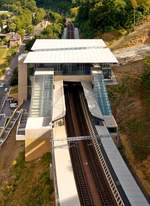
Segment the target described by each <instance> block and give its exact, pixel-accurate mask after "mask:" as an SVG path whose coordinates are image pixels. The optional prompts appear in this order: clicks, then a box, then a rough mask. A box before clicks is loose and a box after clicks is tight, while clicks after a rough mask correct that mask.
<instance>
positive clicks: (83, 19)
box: [73, 0, 150, 37]
mask: <svg viewBox="0 0 150 206" xmlns="http://www.w3.org/2000/svg"><path fill="white" fill-rule="evenodd" d="M73 2H74V7H77V8H78V13H77V16H76V23H77V24H78V26H79V27H80V30H81V31H82V32H83V33H84V34H85V36H86V37H92V36H94V35H96V33H97V32H98V31H101V32H106V31H112V30H114V29H118V28H125V29H129V28H132V27H133V26H134V24H135V23H137V22H139V20H140V19H142V18H143V17H144V16H145V15H146V14H148V13H149V9H150V0H105V1H103V0H73ZM85 31H86V32H85Z"/></svg>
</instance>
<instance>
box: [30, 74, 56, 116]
mask: <svg viewBox="0 0 150 206" xmlns="http://www.w3.org/2000/svg"><path fill="white" fill-rule="evenodd" d="M52 97H53V75H35V76H34V78H33V83H32V99H31V107H30V117H50V118H52Z"/></svg>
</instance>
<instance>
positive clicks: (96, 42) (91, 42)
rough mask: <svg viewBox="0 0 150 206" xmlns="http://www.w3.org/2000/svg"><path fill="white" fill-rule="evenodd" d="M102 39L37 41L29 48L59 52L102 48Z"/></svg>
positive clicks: (103, 45)
mask: <svg viewBox="0 0 150 206" xmlns="http://www.w3.org/2000/svg"><path fill="white" fill-rule="evenodd" d="M104 47H106V44H105V42H104V41H103V40H102V39H37V40H36V41H35V43H34V45H33V47H32V48H31V50H32V51H43V50H58V49H59V50H60V49H80V48H83V49H89V48H104Z"/></svg>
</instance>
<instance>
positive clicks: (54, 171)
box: [16, 27, 149, 206]
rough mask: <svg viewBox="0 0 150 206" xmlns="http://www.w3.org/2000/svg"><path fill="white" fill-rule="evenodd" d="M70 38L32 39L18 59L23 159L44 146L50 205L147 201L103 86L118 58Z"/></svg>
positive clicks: (97, 42) (72, 32)
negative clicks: (24, 110)
mask: <svg viewBox="0 0 150 206" xmlns="http://www.w3.org/2000/svg"><path fill="white" fill-rule="evenodd" d="M69 37H71V38H72V39H68V38H69ZM78 37H79V35H78V30H77V29H74V28H72V27H71V28H69V27H68V28H65V30H64V35H63V39H55V40H54V39H53V40H52V39H47V40H46V39H45V40H42V39H39V40H36V41H35V43H34V45H33V47H32V51H31V52H29V53H28V54H27V55H22V56H20V57H19V67H18V70H19V71H18V73H19V74H18V75H19V76H18V77H19V84H18V93H19V96H18V98H19V104H22V102H24V101H27V99H28V96H31V102H30V111H29V114H28V117H27V122H26V124H25V125H24V129H23V128H21V127H19V126H18V132H17V135H16V139H17V140H24V141H25V159H26V161H30V160H33V159H36V158H39V157H41V156H42V154H44V153H46V152H48V151H50V150H51V151H52V156H53V158H52V165H51V167H50V173H51V176H52V177H53V180H54V187H55V200H56V205H60V206H78V205H84V206H92V205H93V206H94V205H96V206H100V205H105V206H108V205H109V206H110V205H122V206H123V205H124V206H125V205H134V206H147V205H149V204H148V202H147V200H146V198H145V196H144V194H143V192H142V191H141V189H140V187H139V185H138V184H137V182H136V181H135V179H134V177H133V176H132V174H131V172H130V170H129V169H128V167H127V166H126V164H125V162H124V160H123V159H122V157H121V155H120V153H119V151H118V149H117V144H118V126H117V123H116V121H115V119H114V117H113V114H112V111H111V106H110V102H109V99H108V94H107V89H106V85H110V84H116V83H117V81H116V79H115V76H114V74H113V72H112V69H111V66H112V65H113V64H117V63H118V61H117V59H116V58H115V56H114V55H113V53H112V52H111V50H110V49H109V48H107V46H106V44H105V43H104V41H103V40H101V39H94V40H91V39H89V40H88V39H86V40H85V39H75V38H78ZM30 68H32V70H33V72H32V76H30V78H28V76H29V73H30ZM29 81H30V82H31V94H29V93H30V92H29V89H28V84H29ZM20 123H21V120H20Z"/></svg>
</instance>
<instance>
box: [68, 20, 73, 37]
mask: <svg viewBox="0 0 150 206" xmlns="http://www.w3.org/2000/svg"><path fill="white" fill-rule="evenodd" d="M74 38H75V35H74V25H73V24H72V23H71V22H68V24H67V39H74Z"/></svg>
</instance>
